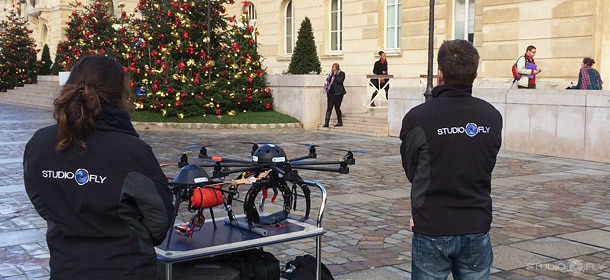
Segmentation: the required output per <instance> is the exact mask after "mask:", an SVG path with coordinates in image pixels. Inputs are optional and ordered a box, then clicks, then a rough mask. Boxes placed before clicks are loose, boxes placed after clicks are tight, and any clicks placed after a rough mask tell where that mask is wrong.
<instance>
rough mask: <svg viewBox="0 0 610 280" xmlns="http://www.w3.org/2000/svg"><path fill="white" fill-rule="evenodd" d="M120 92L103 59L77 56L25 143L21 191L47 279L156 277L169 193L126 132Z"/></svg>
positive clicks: (121, 79)
mask: <svg viewBox="0 0 610 280" xmlns="http://www.w3.org/2000/svg"><path fill="white" fill-rule="evenodd" d="M127 88H128V84H127V81H126V78H125V73H124V71H123V67H122V66H121V65H120V64H119V63H117V62H115V61H114V60H113V59H112V58H109V57H107V56H103V55H96V56H86V57H83V58H82V59H81V60H80V61H79V62H77V63H76V64H75V65H74V66H73V67H72V69H71V73H70V77H69V78H68V81H67V82H66V84H65V85H64V87H63V88H62V90H61V95H60V96H59V97H58V98H57V99H56V100H55V102H54V105H55V110H54V114H53V115H54V117H55V119H56V120H57V124H55V125H52V126H49V127H45V128H42V129H40V130H38V131H37V132H36V133H35V134H34V136H33V137H32V139H30V141H29V142H28V143H27V145H26V148H25V153H24V157H23V169H24V170H23V171H24V183H25V188H26V192H27V194H28V196H29V198H30V200H31V201H32V204H33V205H34V207H35V208H36V210H37V211H38V213H39V214H40V216H41V217H42V218H43V219H45V220H46V221H47V244H48V247H49V251H50V255H51V256H50V261H49V266H50V268H51V277H50V279H51V280H55V279H62V280H63V279H100V280H102V279H103V280H107V279H125V280H126V279H130V280H135V279H142V280H150V279H156V253H155V249H154V246H155V245H159V244H160V243H161V242H162V241H163V240H164V239H165V235H166V233H167V231H168V229H169V228H170V224H171V221H172V219H171V218H172V215H173V214H174V211H173V205H172V195H171V192H170V190H169V188H168V180H167V177H166V176H165V175H164V174H163V171H162V170H161V168H160V167H159V163H158V161H157V159H156V157H155V155H154V154H153V151H152V149H151V147H150V146H148V145H147V144H146V143H145V142H144V141H142V140H140V139H139V138H138V134H137V133H136V131H135V130H134V128H133V126H132V125H131V121H130V118H129V114H128V112H127V111H126V110H125V108H127V102H126V100H125V96H124V93H125V92H127Z"/></svg>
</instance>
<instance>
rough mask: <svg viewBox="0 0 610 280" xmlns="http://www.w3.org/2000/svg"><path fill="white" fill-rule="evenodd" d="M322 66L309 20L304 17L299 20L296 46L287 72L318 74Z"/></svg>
mask: <svg viewBox="0 0 610 280" xmlns="http://www.w3.org/2000/svg"><path fill="white" fill-rule="evenodd" d="M320 72H322V67H321V66H320V59H319V58H318V53H317V51H316V42H315V39H314V36H313V31H312V28H311V21H310V20H309V18H308V17H305V19H304V20H303V22H301V27H300V28H299V33H298V36H297V42H296V46H295V47H294V51H293V52H292V57H291V59H290V65H288V73H290V74H320Z"/></svg>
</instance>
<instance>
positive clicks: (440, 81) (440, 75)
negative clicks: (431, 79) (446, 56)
mask: <svg viewBox="0 0 610 280" xmlns="http://www.w3.org/2000/svg"><path fill="white" fill-rule="evenodd" d="M436 84H437V85H443V84H445V80H443V71H441V69H438V72H437V74H436Z"/></svg>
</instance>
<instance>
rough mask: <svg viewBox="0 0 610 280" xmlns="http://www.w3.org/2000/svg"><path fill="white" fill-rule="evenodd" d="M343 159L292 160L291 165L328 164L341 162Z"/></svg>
mask: <svg viewBox="0 0 610 280" xmlns="http://www.w3.org/2000/svg"><path fill="white" fill-rule="evenodd" d="M343 162H344V161H338V160H336V161H301V162H299V161H297V162H292V163H291V164H292V165H295V166H303V165H330V164H341V163H343Z"/></svg>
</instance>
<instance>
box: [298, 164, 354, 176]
mask: <svg viewBox="0 0 610 280" xmlns="http://www.w3.org/2000/svg"><path fill="white" fill-rule="evenodd" d="M299 169H304V170H314V171H329V172H338V173H340V174H348V173H349V167H347V165H346V166H343V165H341V166H340V167H339V168H330V167H313V166H307V167H299Z"/></svg>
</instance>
